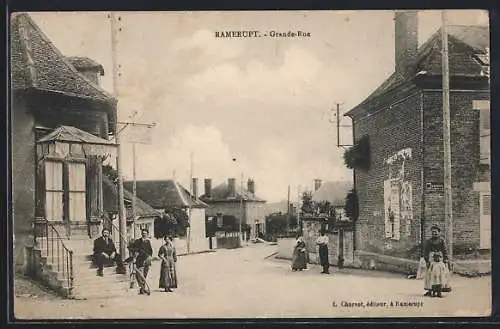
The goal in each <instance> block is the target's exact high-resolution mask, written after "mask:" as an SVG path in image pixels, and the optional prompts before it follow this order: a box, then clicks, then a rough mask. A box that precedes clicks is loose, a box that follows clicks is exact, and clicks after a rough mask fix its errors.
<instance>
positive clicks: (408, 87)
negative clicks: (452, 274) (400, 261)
mask: <svg viewBox="0 0 500 329" xmlns="http://www.w3.org/2000/svg"><path fill="white" fill-rule="evenodd" d="M447 30H448V46H449V74H450V112H451V166H452V169H451V170H452V172H451V176H452V177H451V178H452V182H453V183H452V194H453V222H454V223H453V224H454V225H453V240H454V249H455V254H457V253H468V252H469V250H472V251H474V250H478V249H486V250H488V249H490V248H491V214H490V211H491V187H490V186H491V176H490V165H491V163H490V84H489V38H490V33H489V29H488V28H487V27H481V26H453V25H452V26H448V29H447ZM441 32H442V31H441V30H438V31H437V32H436V33H434V34H433V35H432V36H431V37H430V38H429V39H428V40H427V41H426V42H425V43H423V45H422V46H420V47H418V16H417V13H416V12H412V11H408V12H397V13H396V17H395V36H396V39H395V57H396V65H395V70H394V73H393V74H391V75H390V77H388V78H387V80H385V81H384V82H383V83H382V84H381V85H380V86H379V87H378V88H377V89H376V90H375V91H374V92H373V93H372V94H371V95H369V96H368V97H367V98H366V99H365V100H364V101H363V102H362V103H361V104H359V105H357V106H355V107H354V108H353V109H351V110H350V111H349V112H348V113H347V114H346V115H347V116H349V117H350V118H352V120H353V132H354V136H353V139H354V141H355V143H358V142H359V143H361V142H360V141H362V140H364V141H365V143H366V144H367V145H368V146H369V147H368V148H365V149H369V152H367V154H359V155H358V156H361V157H363V158H365V159H369V166H367V167H365V168H361V167H358V168H354V177H355V179H354V183H355V188H356V192H357V194H358V199H359V210H360V213H359V219H358V221H357V223H356V233H357V234H356V246H357V249H358V250H359V251H367V252H372V253H377V254H385V255H390V256H396V257H402V258H410V259H418V257H420V253H421V249H420V248H421V243H422V241H423V240H425V239H427V238H429V237H430V233H431V232H430V227H431V226H432V225H438V226H440V228H441V230H442V233H443V234H444V236H446V234H447V232H448V231H449V230H450V229H452V228H450V227H448V225H447V223H446V222H445V220H444V219H445V214H444V202H445V201H444V181H443V177H444V165H443V164H444V154H443V107H442V105H443V98H442V70H441V67H442V64H441V63H442V52H441V43H442V38H441Z"/></svg>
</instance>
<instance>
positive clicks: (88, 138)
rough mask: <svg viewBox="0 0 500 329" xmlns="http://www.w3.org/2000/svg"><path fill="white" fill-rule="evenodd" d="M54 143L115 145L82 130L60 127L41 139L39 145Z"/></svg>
mask: <svg viewBox="0 0 500 329" xmlns="http://www.w3.org/2000/svg"><path fill="white" fill-rule="evenodd" d="M52 141H59V142H70V143H71V142H73V143H84V144H102V145H115V144H114V143H113V142H112V141H110V140H107V139H103V138H100V137H97V136H94V135H92V134H90V133H88V132H86V131H83V130H80V129H78V128H75V127H72V126H60V127H58V128H56V129H55V130H54V131H53V132H51V133H50V134H48V135H46V136H44V137H42V138H40V139H39V140H38V143H46V142H52Z"/></svg>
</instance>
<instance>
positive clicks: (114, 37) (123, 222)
mask: <svg viewBox="0 0 500 329" xmlns="http://www.w3.org/2000/svg"><path fill="white" fill-rule="evenodd" d="M110 19H111V56H112V61H113V91H114V94H115V97H116V99H117V100H118V99H119V95H120V88H119V81H118V80H119V76H120V73H119V65H118V62H117V54H116V50H117V49H116V48H117V45H118V30H117V26H116V25H117V23H116V16H115V13H114V12H111V13H110ZM118 104H119V102H118ZM116 112H117V114H116V118H117V119H118V105H117V110H116ZM114 126H115V141H116V144H117V147H118V150H117V156H116V171H117V172H118V209H119V211H118V218H119V222H118V223H119V230H120V237H121V238H120V239H119V240H120V254H121V255H125V253H126V250H127V246H126V245H125V241H123V237H125V236H126V234H127V214H126V213H125V203H124V201H123V173H122V166H121V160H122V156H121V144H120V133H119V131H118V120H115V125H114Z"/></svg>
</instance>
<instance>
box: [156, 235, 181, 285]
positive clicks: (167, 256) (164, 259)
mask: <svg viewBox="0 0 500 329" xmlns="http://www.w3.org/2000/svg"><path fill="white" fill-rule="evenodd" d="M164 240H165V243H164V244H163V245H162V246H161V247H160V250H159V251H158V257H159V258H160V259H161V270H160V282H159V287H160V289H165V292H172V289H175V288H177V270H176V268H175V265H176V264H175V263H176V262H177V254H176V252H175V246H174V243H173V241H172V238H171V237H168V236H166V237H165V238H164Z"/></svg>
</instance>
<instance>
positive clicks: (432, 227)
mask: <svg viewBox="0 0 500 329" xmlns="http://www.w3.org/2000/svg"><path fill="white" fill-rule="evenodd" d="M432 230H436V231H438V232H441V229H440V228H439V226H437V225H432V226H431V231H432Z"/></svg>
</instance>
